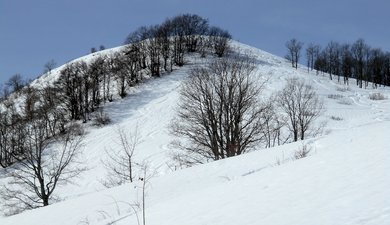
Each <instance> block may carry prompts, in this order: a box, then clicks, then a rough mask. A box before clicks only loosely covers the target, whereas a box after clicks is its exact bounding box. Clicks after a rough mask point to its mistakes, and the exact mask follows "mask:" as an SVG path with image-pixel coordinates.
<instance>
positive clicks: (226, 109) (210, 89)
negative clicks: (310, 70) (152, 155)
mask: <svg viewBox="0 0 390 225" xmlns="http://www.w3.org/2000/svg"><path fill="white" fill-rule="evenodd" d="M254 70H255V63H254V60H253V59H251V58H250V57H248V56H237V57H230V58H222V59H219V60H216V61H214V62H212V63H210V65H208V67H202V68H194V69H193V70H192V71H191V73H190V77H189V78H188V79H187V80H186V81H185V82H184V83H183V86H182V88H181V90H180V94H181V99H180V102H179V105H178V109H177V112H178V116H177V117H178V118H175V119H174V120H173V121H172V124H171V132H172V134H174V135H176V136H177V137H181V138H184V139H185V140H186V141H179V140H177V141H175V142H174V143H173V144H174V145H175V146H176V147H177V148H179V149H181V150H183V151H181V152H179V153H178V154H177V155H175V156H174V157H175V158H176V160H178V161H179V163H181V164H182V165H186V166H189V165H192V164H194V163H203V162H207V161H209V160H219V159H223V158H227V157H232V156H236V155H240V154H243V153H245V152H247V151H249V150H251V149H253V148H260V147H265V148H267V147H272V146H276V145H279V144H283V143H286V142H287V141H290V140H292V141H298V140H303V139H304V138H305V137H306V136H308V135H309V134H310V132H312V131H315V130H316V129H314V128H315V127H316V125H315V122H314V121H315V119H317V118H318V117H319V116H320V115H321V113H322V112H323V103H322V101H321V100H320V99H319V97H318V95H317V94H316V93H315V91H314V89H313V87H312V86H311V85H308V84H306V83H305V82H304V81H302V80H299V79H296V78H293V79H290V80H288V81H287V85H286V87H285V88H284V89H283V90H281V91H280V92H277V93H275V94H274V95H273V96H272V97H270V98H269V99H261V93H262V91H263V89H264V85H265V84H266V82H264V83H262V82H260V81H259V80H255V79H253V78H252V75H253V72H254Z"/></svg>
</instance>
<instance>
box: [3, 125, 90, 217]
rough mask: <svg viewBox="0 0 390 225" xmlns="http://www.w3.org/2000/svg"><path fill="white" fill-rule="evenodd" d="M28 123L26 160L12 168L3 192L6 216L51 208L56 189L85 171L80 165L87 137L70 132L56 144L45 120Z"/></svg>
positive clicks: (25, 143) (60, 137)
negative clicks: (49, 133) (81, 151)
mask: <svg viewBox="0 0 390 225" xmlns="http://www.w3.org/2000/svg"><path fill="white" fill-rule="evenodd" d="M28 123H29V124H28V126H26V127H25V129H26V130H27V131H26V132H27V135H26V136H25V140H24V141H25V142H24V145H25V148H26V152H25V154H24V159H23V160H21V161H20V162H19V163H18V164H17V165H15V166H14V167H13V168H11V169H10V172H9V174H8V175H9V176H10V177H9V179H8V183H7V184H6V185H4V186H3V188H2V190H1V197H2V199H3V202H4V204H5V206H6V207H7V208H8V211H7V212H6V214H16V213H20V212H22V211H24V210H27V209H33V208H37V207H43V206H47V205H49V203H50V201H52V200H55V199H56V196H55V194H54V193H55V190H56V188H57V187H58V186H59V185H61V184H64V183H67V182H69V181H70V180H71V179H72V178H74V177H76V176H77V175H79V174H80V173H81V172H82V171H83V170H84V168H83V167H81V166H80V165H79V164H78V162H77V158H78V155H79V153H80V150H81V146H82V138H83V136H80V135H75V133H74V132H71V131H69V132H68V133H67V134H65V135H62V136H59V138H58V140H56V142H55V141H54V139H52V138H48V137H47V135H48V134H47V133H46V132H45V131H46V122H45V121H44V119H43V118H39V119H35V120H31V121H29V122H28Z"/></svg>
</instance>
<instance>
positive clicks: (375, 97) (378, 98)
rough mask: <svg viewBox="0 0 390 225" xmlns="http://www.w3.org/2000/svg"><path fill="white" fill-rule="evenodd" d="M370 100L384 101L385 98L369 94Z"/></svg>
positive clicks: (377, 94)
mask: <svg viewBox="0 0 390 225" xmlns="http://www.w3.org/2000/svg"><path fill="white" fill-rule="evenodd" d="M368 97H369V98H370V99H371V100H384V99H385V96H384V95H383V94H382V93H379V92H377V93H371V94H370V95H369V96H368Z"/></svg>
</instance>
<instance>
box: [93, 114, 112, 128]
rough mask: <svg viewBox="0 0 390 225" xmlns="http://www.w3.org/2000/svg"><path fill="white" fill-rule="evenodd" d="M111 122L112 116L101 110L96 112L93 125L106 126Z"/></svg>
mask: <svg viewBox="0 0 390 225" xmlns="http://www.w3.org/2000/svg"><path fill="white" fill-rule="evenodd" d="M110 123H111V118H110V117H109V116H108V115H107V113H105V112H103V110H99V111H98V113H96V115H95V118H94V120H93V125H95V126H99V127H100V126H104V125H107V124H110Z"/></svg>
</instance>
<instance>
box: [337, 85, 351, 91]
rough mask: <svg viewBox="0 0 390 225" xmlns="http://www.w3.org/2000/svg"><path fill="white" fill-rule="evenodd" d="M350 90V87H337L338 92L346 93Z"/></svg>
mask: <svg viewBox="0 0 390 225" xmlns="http://www.w3.org/2000/svg"><path fill="white" fill-rule="evenodd" d="M349 90H350V88H349V86H337V87H336V91H340V92H346V91H349Z"/></svg>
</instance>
